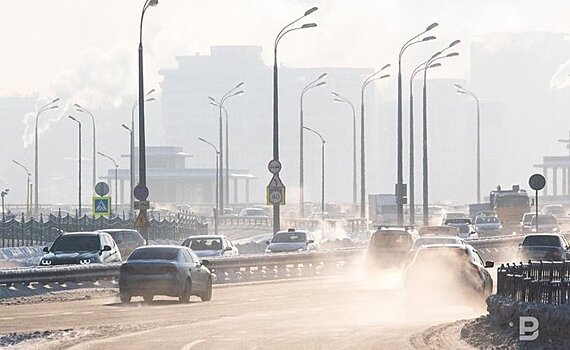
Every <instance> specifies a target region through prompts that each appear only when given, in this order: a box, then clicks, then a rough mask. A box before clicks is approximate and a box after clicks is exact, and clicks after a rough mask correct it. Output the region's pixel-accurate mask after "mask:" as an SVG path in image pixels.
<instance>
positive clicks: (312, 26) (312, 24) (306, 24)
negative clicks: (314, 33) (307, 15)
mask: <svg viewBox="0 0 570 350" xmlns="http://www.w3.org/2000/svg"><path fill="white" fill-rule="evenodd" d="M316 26H317V24H316V23H305V24H303V25H302V26H301V28H302V29H306V28H314V27H316Z"/></svg>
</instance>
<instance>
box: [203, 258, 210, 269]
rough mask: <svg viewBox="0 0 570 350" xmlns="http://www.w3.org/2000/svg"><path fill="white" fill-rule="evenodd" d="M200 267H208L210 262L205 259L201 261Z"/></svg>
mask: <svg viewBox="0 0 570 350" xmlns="http://www.w3.org/2000/svg"><path fill="white" fill-rule="evenodd" d="M202 265H204V266H206V267H207V266H209V265H210V260H206V259H202Z"/></svg>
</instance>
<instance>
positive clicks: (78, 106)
mask: <svg viewBox="0 0 570 350" xmlns="http://www.w3.org/2000/svg"><path fill="white" fill-rule="evenodd" d="M73 105H74V106H75V107H77V108H83V107H81V105H79V104H78V103H74V104H73Z"/></svg>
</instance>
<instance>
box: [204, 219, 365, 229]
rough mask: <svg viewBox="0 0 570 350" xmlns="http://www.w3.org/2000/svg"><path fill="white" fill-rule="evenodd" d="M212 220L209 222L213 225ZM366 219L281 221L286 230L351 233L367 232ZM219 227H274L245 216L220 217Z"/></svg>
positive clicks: (269, 221)
mask: <svg viewBox="0 0 570 350" xmlns="http://www.w3.org/2000/svg"><path fill="white" fill-rule="evenodd" d="M212 220H213V219H212V218H210V219H209V222H210V223H212ZM366 223H367V221H366V219H360V218H346V219H324V220H321V219H294V218H283V219H281V226H282V227H283V228H284V229H286V228H296V229H305V230H313V229H316V228H319V227H323V226H324V227H325V229H328V228H329V229H330V228H335V227H339V226H342V227H343V228H344V229H345V230H347V231H349V232H361V231H365V230H367V226H366ZM218 225H220V227H226V228H227V227H231V228H240V227H243V228H267V229H271V228H272V227H273V219H272V218H265V217H253V216H252V217H244V216H220V217H218Z"/></svg>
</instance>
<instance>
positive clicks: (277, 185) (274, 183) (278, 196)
mask: <svg viewBox="0 0 570 350" xmlns="http://www.w3.org/2000/svg"><path fill="white" fill-rule="evenodd" d="M267 169H268V170H269V172H270V173H271V174H273V177H272V178H271V181H269V185H267V188H266V190H265V197H266V200H267V204H268V205H273V233H276V232H278V231H279V230H280V229H281V228H280V226H281V223H280V218H279V206H280V205H285V185H284V184H283V182H282V181H281V179H280V178H279V172H280V171H281V162H280V161H279V160H277V159H273V160H271V161H269V164H267Z"/></svg>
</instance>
